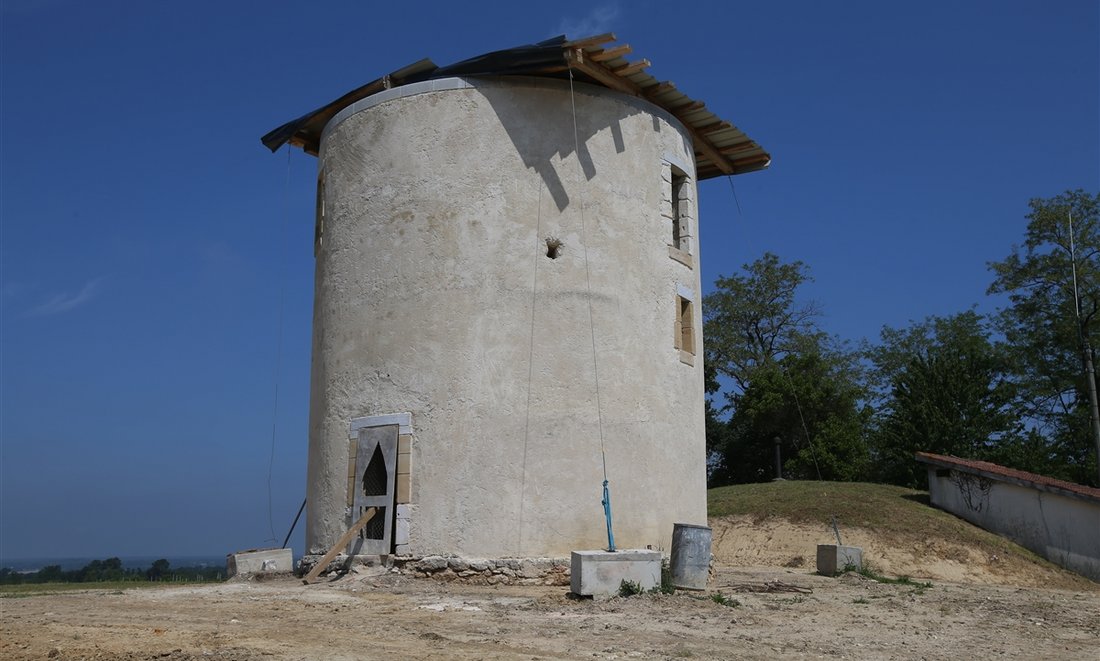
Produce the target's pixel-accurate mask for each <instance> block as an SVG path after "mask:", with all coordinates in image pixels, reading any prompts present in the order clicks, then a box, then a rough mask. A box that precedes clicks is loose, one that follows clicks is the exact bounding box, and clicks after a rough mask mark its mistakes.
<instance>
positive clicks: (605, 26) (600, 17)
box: [557, 4, 619, 39]
mask: <svg viewBox="0 0 1100 661" xmlns="http://www.w3.org/2000/svg"><path fill="white" fill-rule="evenodd" d="M618 18H619V6H618V5H614V4H608V5H598V6H596V7H593V8H592V11H590V12H588V14H587V15H586V16H583V17H581V18H563V19H562V20H561V22H560V23H558V30H557V33H558V34H564V35H565V36H567V37H569V38H570V39H579V38H581V37H591V36H593V35H597V34H603V33H605V32H611V31H612V28H613V27H614V26H615V21H617V20H618Z"/></svg>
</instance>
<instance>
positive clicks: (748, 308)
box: [703, 252, 823, 392]
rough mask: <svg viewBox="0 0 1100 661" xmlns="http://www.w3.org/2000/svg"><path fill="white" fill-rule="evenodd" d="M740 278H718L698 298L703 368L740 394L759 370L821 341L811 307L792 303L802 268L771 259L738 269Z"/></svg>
mask: <svg viewBox="0 0 1100 661" xmlns="http://www.w3.org/2000/svg"><path fill="white" fill-rule="evenodd" d="M742 269H744V271H745V274H744V275H733V276H730V277H719V278H718V279H717V280H716V281H715V283H714V286H715V291H713V292H712V293H710V294H707V295H706V296H704V297H703V335H704V337H705V338H706V340H705V342H704V343H703V346H704V348H705V351H706V355H705V363H706V365H707V366H708V369H710V370H713V372H712V373H711V374H710V375H709V376H710V377H711V378H708V379H707V384H708V387H709V388H710V392H714V391H716V390H717V388H718V380H717V379H716V378H714V377H715V376H724V377H727V378H729V379H731V380H732V381H733V383H734V385H735V386H736V387H737V388H738V389H740V390H742V391H744V390H745V389H746V388H747V387H748V385H749V383H750V381H751V380H752V376H753V373H754V372H755V371H756V370H757V369H758V368H759V367H760V366H762V365H765V364H768V363H770V362H771V361H774V360H776V359H777V358H779V357H781V356H785V355H787V354H789V353H792V352H797V351H799V350H801V349H803V348H805V347H806V346H807V344H811V345H812V344H814V343H816V341H817V340H818V339H819V338H820V337H821V336H822V335H823V334H822V333H821V331H820V329H818V328H817V325H816V319H817V317H819V316H820V314H821V312H820V309H819V308H818V306H817V304H815V303H812V302H811V303H801V304H799V303H796V301H795V292H796V290H797V289H798V287H799V286H800V285H802V284H803V283H805V282H808V281H809V280H810V276H809V273H808V270H807V268H806V265H805V264H803V263H802V262H797V261H796V262H792V263H790V264H784V263H781V262H780V261H779V257H777V256H776V255H775V254H773V253H770V252H769V253H764V256H763V257H761V258H760V259H757V260H756V261H755V262H753V263H751V264H745V265H744V266H742Z"/></svg>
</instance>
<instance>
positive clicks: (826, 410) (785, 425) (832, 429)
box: [708, 347, 870, 484]
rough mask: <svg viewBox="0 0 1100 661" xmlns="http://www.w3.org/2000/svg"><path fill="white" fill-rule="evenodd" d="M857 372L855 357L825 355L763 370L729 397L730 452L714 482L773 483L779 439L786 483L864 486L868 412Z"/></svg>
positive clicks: (725, 451)
mask: <svg viewBox="0 0 1100 661" xmlns="http://www.w3.org/2000/svg"><path fill="white" fill-rule="evenodd" d="M854 367H855V366H854V363H853V361H852V355H851V354H850V353H847V352H843V351H840V352H837V351H828V350H824V349H823V348H821V347H818V348H814V349H812V350H807V351H804V352H800V353H791V354H788V355H786V356H784V357H783V358H781V359H780V360H778V361H773V362H770V363H767V364H764V365H761V366H760V367H759V368H758V369H757V370H756V371H755V373H754V376H753V380H752V381H751V382H750V383H749V384H748V387H747V388H746V389H745V390H744V391H743V392H740V393H735V394H733V395H732V396H731V397H730V401H731V408H732V410H733V414H732V416H731V417H730V419H729V422H728V423H727V431H726V433H724V434H722V435H721V436H720V439H721V442H723V443H724V444H725V445H724V447H721V448H718V449H717V454H718V456H719V458H720V460H719V461H718V462H717V465H716V467H715V470H714V472H713V475H712V480H713V482H714V483H716V484H725V483H742V482H761V481H766V480H770V479H772V478H773V477H775V469H774V456H775V455H774V453H775V445H776V440H777V439H778V441H779V444H780V452H781V457H782V458H783V476H784V477H785V478H788V479H825V480H843V481H852V480H859V479H863V477H864V476H865V475H866V469H867V460H868V452H867V445H866V442H865V440H864V429H865V428H866V425H867V421H868V419H869V417H870V409H869V408H868V407H866V406H863V405H861V400H863V399H864V391H863V389H862V388H861V387H860V386H859V385H858V382H857V380H856V379H855V378H853V376H852V375H853V372H854ZM709 431H710V430H709V429H708V432H709Z"/></svg>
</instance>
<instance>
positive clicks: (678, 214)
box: [670, 169, 688, 251]
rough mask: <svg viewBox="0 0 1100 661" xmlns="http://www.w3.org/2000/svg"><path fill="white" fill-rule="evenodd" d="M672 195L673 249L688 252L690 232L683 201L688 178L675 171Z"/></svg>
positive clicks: (673, 172) (673, 173)
mask: <svg viewBox="0 0 1100 661" xmlns="http://www.w3.org/2000/svg"><path fill="white" fill-rule="evenodd" d="M670 193H671V195H670V199H671V200H672V247H673V248H676V249H677V250H684V251H686V250H687V249H688V246H687V235H688V230H687V217H686V216H687V214H686V213H684V212H685V211H686V209H685V207H686V206H687V205H686V204H684V203H683V201H684V199H685V198H686V196H687V195H686V193H687V176H685V175H684V174H682V173H680V172H679V171H678V170H675V169H673V171H672V190H671V191H670Z"/></svg>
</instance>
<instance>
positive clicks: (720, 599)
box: [710, 592, 741, 608]
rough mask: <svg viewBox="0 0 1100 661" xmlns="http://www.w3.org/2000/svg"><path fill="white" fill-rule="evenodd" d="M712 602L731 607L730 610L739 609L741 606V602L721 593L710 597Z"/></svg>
mask: <svg viewBox="0 0 1100 661" xmlns="http://www.w3.org/2000/svg"><path fill="white" fill-rule="evenodd" d="M710 600H711V601H713V602H714V603H716V604H718V605H719V606H729V607H730V608H737V607H738V606H740V605H741V602H740V601H737V600H736V599H734V598H733V597H727V596H726V595H724V594H722V593H720V592H715V593H714V594H712V595H710Z"/></svg>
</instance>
